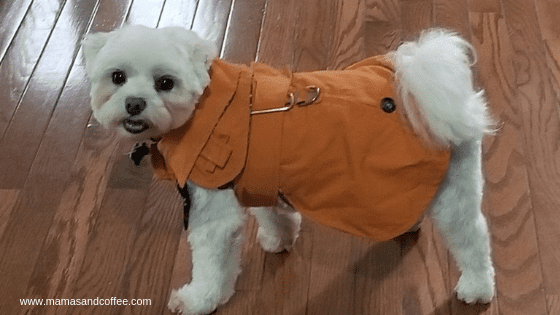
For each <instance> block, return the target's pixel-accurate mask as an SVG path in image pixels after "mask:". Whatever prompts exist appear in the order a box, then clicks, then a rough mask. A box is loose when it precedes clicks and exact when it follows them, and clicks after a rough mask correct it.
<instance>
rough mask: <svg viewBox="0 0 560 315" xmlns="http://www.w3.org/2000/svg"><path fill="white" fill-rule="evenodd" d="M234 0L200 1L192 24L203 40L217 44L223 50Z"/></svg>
mask: <svg viewBox="0 0 560 315" xmlns="http://www.w3.org/2000/svg"><path fill="white" fill-rule="evenodd" d="M231 5H232V0H200V1H199V2H198V7H197V9H196V15H195V17H194V21H193V24H192V28H191V29H192V30H193V31H195V32H196V33H197V34H198V35H200V36H201V37H202V38H205V39H208V40H211V41H213V42H215V43H216V47H217V48H218V51H221V50H222V45H223V42H224V36H225V32H226V26H227V21H228V20H229V15H230V12H231Z"/></svg>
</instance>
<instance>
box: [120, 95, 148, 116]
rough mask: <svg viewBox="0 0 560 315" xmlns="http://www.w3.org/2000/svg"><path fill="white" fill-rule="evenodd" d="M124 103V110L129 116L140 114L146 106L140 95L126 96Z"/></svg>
mask: <svg viewBox="0 0 560 315" xmlns="http://www.w3.org/2000/svg"><path fill="white" fill-rule="evenodd" d="M124 103H125V106H126V112H127V113H129V114H130V115H131V116H136V115H138V114H140V113H141V112H142V111H143V110H144V109H145V108H146V100H144V99H143V98H140V97H127V98H126V100H125V102H124Z"/></svg>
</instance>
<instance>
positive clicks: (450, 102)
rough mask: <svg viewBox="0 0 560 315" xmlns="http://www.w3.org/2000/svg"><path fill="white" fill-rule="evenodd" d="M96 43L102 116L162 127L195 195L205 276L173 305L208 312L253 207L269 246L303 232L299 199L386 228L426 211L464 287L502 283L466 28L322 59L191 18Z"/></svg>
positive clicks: (326, 219) (162, 138) (313, 215)
mask: <svg viewBox="0 0 560 315" xmlns="http://www.w3.org/2000/svg"><path fill="white" fill-rule="evenodd" d="M83 48H84V50H83V51H84V55H85V60H86V71H87V74H88V76H89V79H90V81H91V107H92V109H93V114H94V117H95V118H96V119H97V120H98V121H99V122H100V123H101V124H102V125H103V126H105V127H107V128H110V129H114V130H115V131H117V132H118V133H119V134H120V135H121V136H122V137H124V138H129V139H133V140H134V141H140V142H142V141H147V140H149V139H159V140H155V141H156V142H155V143H153V144H152V146H151V151H152V152H151V153H152V154H151V158H152V164H153V165H154V169H155V171H156V174H157V175H159V176H160V177H163V178H167V179H172V180H175V181H177V183H178V185H179V186H180V188H181V191H182V193H183V195H185V196H190V198H191V199H192V207H191V210H190V221H189V237H188V240H189V242H190V244H191V248H192V257H193V272H192V273H193V276H192V282H191V283H190V284H188V285H185V286H184V287H182V288H181V289H179V290H177V291H173V292H172V294H171V299H170V302H169V307H170V308H171V309H172V310H174V311H177V312H180V313H183V314H207V313H210V312H212V311H213V310H214V309H216V307H217V306H218V305H220V304H222V303H226V302H227V301H228V300H229V298H230V297H231V296H232V294H233V293H234V284H235V281H236V278H237V276H238V274H239V273H240V255H241V248H242V226H243V223H244V221H245V217H246V214H245V211H244V207H250V212H251V213H252V214H253V215H255V217H256V219H257V221H258V224H259V229H258V241H259V242H260V244H261V245H262V247H263V248H264V249H265V250H266V251H269V252H280V251H283V250H286V249H289V248H290V247H291V245H292V244H293V243H294V242H295V240H296V238H297V237H298V233H299V228H300V223H301V215H300V213H303V214H304V215H306V216H308V217H309V218H310V219H312V220H315V221H317V222H319V223H322V224H326V225H328V226H331V227H334V228H336V229H339V230H342V231H345V232H348V233H352V234H355V235H359V236H362V237H368V238H372V239H378V240H384V239H390V238H393V237H395V236H397V235H399V234H402V233H404V232H406V231H407V230H410V229H413V228H414V226H415V223H417V221H419V220H420V219H421V218H422V213H423V212H424V211H427V212H429V213H430V214H431V216H432V218H433V220H434V222H435V224H436V226H437V227H438V228H439V231H440V232H441V234H442V236H443V238H444V240H445V242H446V243H447V245H448V246H449V250H450V251H451V253H452V254H453V256H454V258H455V260H456V261H457V263H458V265H459V267H460V269H461V272H462V275H461V277H460V279H459V283H458V285H457V287H456V291H457V294H458V297H459V298H460V299H462V300H464V301H466V302H467V303H474V302H477V301H481V302H489V301H491V299H492V298H493V296H494V269H493V267H492V262H491V257H490V241H489V234H488V227H487V223H486V220H485V218H484V216H483V214H482V212H481V201H482V190H483V176H482V169H481V140H482V138H483V136H484V135H485V134H486V133H488V132H489V131H490V127H489V126H490V125H491V122H490V119H489V117H488V114H487V109H486V104H485V100H484V96H483V92H482V91H477V90H476V89H475V88H474V87H473V82H472V81H473V79H472V72H471V69H470V67H471V65H472V63H473V62H474V55H475V54H474V49H473V48H472V46H471V45H470V44H468V43H467V42H466V41H465V40H463V39H462V38H460V37H459V36H457V35H456V34H453V33H450V32H448V31H445V30H429V31H426V32H424V33H423V34H422V35H421V36H420V38H419V39H418V40H417V41H414V42H405V43H403V44H402V45H401V46H400V47H399V48H398V49H397V50H396V51H394V52H392V53H390V54H387V55H385V56H377V57H372V58H368V59H366V60H364V61H362V62H359V63H357V64H355V65H352V66H350V67H349V68H347V69H345V70H343V71H317V72H309V73H291V72H287V71H278V70H275V69H273V68H271V67H268V66H266V65H262V64H257V63H255V64H252V65H251V66H244V65H236V64H231V63H228V62H226V61H223V60H219V59H216V51H215V49H214V47H213V45H212V43H210V42H208V41H206V40H203V39H201V38H199V37H198V36H197V35H196V34H194V33H193V32H191V31H189V30H186V29H183V28H179V27H175V28H161V29H151V28H147V27H143V26H126V27H124V28H122V29H119V30H116V31H113V32H111V33H97V34H90V35H88V36H87V37H86V38H85V40H84V41H83ZM294 209H297V210H298V211H295V210H294Z"/></svg>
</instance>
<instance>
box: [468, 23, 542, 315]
mask: <svg viewBox="0 0 560 315" xmlns="http://www.w3.org/2000/svg"><path fill="white" fill-rule="evenodd" d="M470 19H471V26H472V30H473V31H472V33H473V38H472V41H473V45H475V47H476V49H477V51H478V54H479V58H478V60H479V64H478V69H479V80H480V82H481V85H482V86H484V87H485V88H486V93H487V97H488V100H489V104H490V108H491V110H492V113H493V114H494V117H496V119H497V120H498V122H499V126H500V129H499V131H498V133H497V134H496V136H494V137H490V138H489V139H487V141H486V142H485V143H484V156H485V166H486V191H487V193H486V198H485V203H484V209H485V212H486V213H487V215H488V218H489V222H490V230H491V233H492V240H493V242H492V245H493V257H494V264H495V268H496V281H497V290H498V306H499V309H500V312H501V313H506V314H529V313H530V314H546V308H545V307H546V304H545V299H544V295H543V292H542V287H543V275H542V270H541V267H540V259H539V250H538V246H537V239H536V227H535V224H534V222H535V221H534V214H533V209H534V205H533V204H532V198H531V197H532V196H531V195H532V192H530V189H529V178H528V175H527V167H528V164H529V155H530V154H529V153H528V151H527V149H526V147H525V146H524V141H523V137H524V133H525V130H524V129H523V120H524V118H523V114H522V112H521V109H520V108H519V103H518V101H517V95H516V89H517V87H516V82H515V75H514V73H515V71H516V69H515V68H514V67H513V63H512V61H513V58H512V55H513V54H512V51H513V50H512V49H513V47H512V46H511V42H510V41H509V30H508V27H507V25H506V19H504V18H503V16H502V15H501V14H496V13H471V16H470Z"/></svg>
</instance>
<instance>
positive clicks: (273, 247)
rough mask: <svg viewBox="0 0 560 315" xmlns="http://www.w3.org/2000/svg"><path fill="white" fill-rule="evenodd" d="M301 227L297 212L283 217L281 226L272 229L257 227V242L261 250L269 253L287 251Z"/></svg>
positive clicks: (299, 216) (292, 244)
mask: <svg viewBox="0 0 560 315" xmlns="http://www.w3.org/2000/svg"><path fill="white" fill-rule="evenodd" d="M300 226H301V214H299V213H298V212H294V213H290V214H287V215H284V220H283V222H282V224H279V225H277V226H275V227H274V228H273V229H271V228H264V227H262V226H261V227H259V229H258V231H257V240H258V241H259V244H261V247H262V249H263V250H265V251H267V252H269V253H280V252H283V251H289V250H290V249H292V247H293V246H294V243H295V242H296V240H297V238H298V236H299V231H300Z"/></svg>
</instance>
